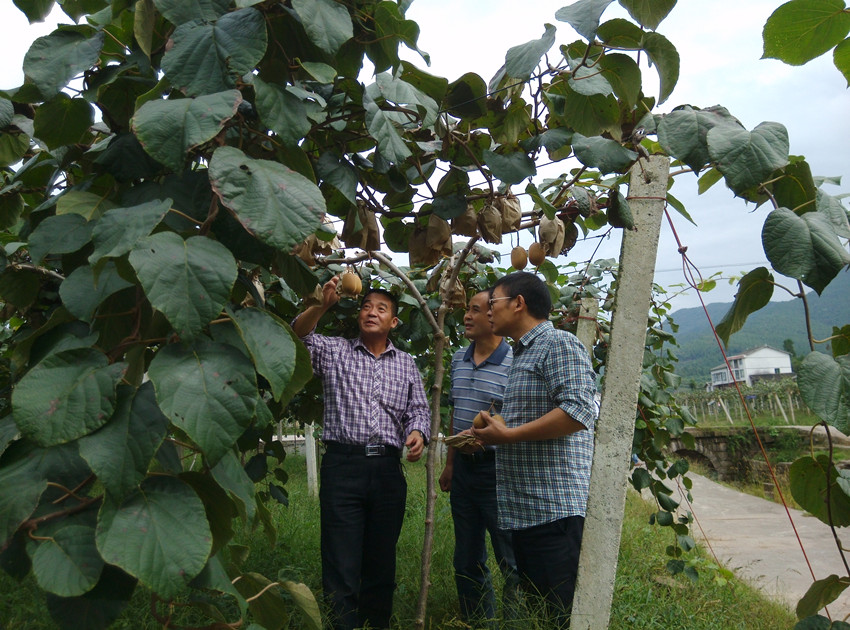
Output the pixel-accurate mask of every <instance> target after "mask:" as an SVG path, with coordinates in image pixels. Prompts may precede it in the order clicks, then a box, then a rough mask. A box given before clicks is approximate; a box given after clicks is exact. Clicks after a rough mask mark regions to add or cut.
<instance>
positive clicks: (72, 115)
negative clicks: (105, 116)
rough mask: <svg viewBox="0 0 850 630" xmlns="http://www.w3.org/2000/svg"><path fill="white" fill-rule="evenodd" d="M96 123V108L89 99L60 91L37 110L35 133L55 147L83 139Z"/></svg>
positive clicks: (34, 122)
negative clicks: (72, 96)
mask: <svg viewBox="0 0 850 630" xmlns="http://www.w3.org/2000/svg"><path fill="white" fill-rule="evenodd" d="M93 123H94V110H93V109H92V106H91V105H89V103H88V101H86V100H85V99H82V98H71V97H69V96H68V95H67V94H64V93H62V92H60V93H59V94H57V95H56V96H54V97H53V98H52V99H50V101H48V102H47V103H45V104H44V105H42V106H41V107H39V108H38V109H37V110H36V111H35V118H34V120H33V133H34V134H35V137H36V138H38V139H39V140H41V141H42V142H44V143H45V144H46V145H47V146H48V147H49V148H51V149H53V148H56V147H61V146H64V145H66V144H75V143H77V142H80V141H81V140H82V139H83V135H84V134H86V133H87V132H88V131H89V128H90V127H91V126H92V124H93Z"/></svg>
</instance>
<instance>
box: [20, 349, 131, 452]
mask: <svg viewBox="0 0 850 630" xmlns="http://www.w3.org/2000/svg"><path fill="white" fill-rule="evenodd" d="M126 369H127V365H126V364H124V363H113V364H111V365H110V364H109V362H108V361H107V358H106V356H105V355H104V354H102V353H101V352H98V351H97V350H95V349H93V348H78V349H74V350H65V351H63V352H58V353H56V354H52V355H50V356H48V357H47V358H46V359H44V360H43V361H42V362H41V363H39V364H38V365H36V366H35V367H34V368H32V369H31V370H30V371H29V372H28V373H27V374H26V375H24V377H23V378H22V379H21V380H20V381H19V382H18V385H17V387H15V389H14V391H13V392H12V408H13V410H14V414H15V423H16V424H17V425H18V427H19V428H20V429H21V433H23V434H24V435H27V436H30V437H31V438H32V439H33V440H35V441H36V442H37V443H38V444H40V445H42V446H52V445H54V444H61V443H63V442H70V441H71V440H75V439H77V438H79V437H82V436H83V435H86V434H88V433H91V432H92V431H94V430H96V429H98V428H99V427H101V426H103V425H104V424H105V423H106V421H107V420H109V417H110V416H111V415H112V412H113V411H114V409H115V388H116V387H117V385H118V381H119V379H121V377H122V376H123V375H124V371H125V370H126Z"/></svg>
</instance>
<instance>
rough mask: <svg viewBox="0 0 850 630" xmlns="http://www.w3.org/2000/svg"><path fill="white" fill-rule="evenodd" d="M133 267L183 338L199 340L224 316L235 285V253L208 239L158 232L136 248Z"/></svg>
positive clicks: (154, 301) (131, 256)
mask: <svg viewBox="0 0 850 630" xmlns="http://www.w3.org/2000/svg"><path fill="white" fill-rule="evenodd" d="M130 264H131V265H132V266H133V268H134V269H135V270H136V274H137V275H138V277H139V282H141V284H142V288H144V290H145V295H147V297H148V299H149V300H150V302H151V304H152V305H153V307H154V308H155V309H157V310H158V311H160V312H162V314H163V315H165V317H166V318H168V321H169V322H170V323H171V325H172V326H173V327H174V329H175V330H176V331H177V334H178V335H180V337H181V339H184V340H191V339H193V338H195V337H196V336H197V335H198V334H200V333H201V331H202V330H203V329H204V328H205V327H206V325H207V324H208V323H209V322H210V321H211V320H212V319H214V318H216V317H218V315H219V314H220V313H221V310H222V308H224V304H225V303H226V302H227V300H228V298H229V297H230V290H231V289H232V288H233V284H234V282H236V275H237V270H236V261H235V260H234V258H233V255H232V254H231V253H230V250H229V249H227V248H226V247H225V246H224V245H222V244H221V243H219V242H217V241H214V240H212V239H210V238H207V237H205V236H192V237H190V238H188V239H186V240H185V241H184V240H183V238H182V237H181V236H180V235H179V234H175V233H174V232H159V233H158V234H154V235H153V236H150V237H148V238H146V239H144V240H142V241H141V242H139V243H138V245H136V247H135V249H133V251H131V252H130Z"/></svg>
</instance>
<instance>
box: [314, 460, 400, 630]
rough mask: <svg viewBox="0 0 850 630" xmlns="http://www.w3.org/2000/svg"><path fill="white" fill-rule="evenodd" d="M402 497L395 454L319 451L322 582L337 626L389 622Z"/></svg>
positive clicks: (345, 627) (348, 628)
mask: <svg viewBox="0 0 850 630" xmlns="http://www.w3.org/2000/svg"><path fill="white" fill-rule="evenodd" d="M406 499H407V481H406V480H405V478H404V474H403V472H402V469H401V461H400V460H399V458H398V457H394V456H385V457H366V456H365V455H363V454H354V453H337V452H328V453H325V454H324V455H323V456H322V466H321V489H320V490H319V502H320V505H321V513H322V516H321V527H322V588H323V590H324V595H325V597H326V598H327V601H328V603H329V604H330V607H331V620H330V621H331V624H332V625H333V627H334V628H335V629H336V630H351V629H353V628H359V627H362V626H365V625H367V624H368V626H369V627H370V628H388V627H389V625H390V615H391V614H392V608H393V591H394V590H395V568H396V543H397V542H398V537H399V534H400V533H401V526H402V522H403V520H404V509H405V501H406Z"/></svg>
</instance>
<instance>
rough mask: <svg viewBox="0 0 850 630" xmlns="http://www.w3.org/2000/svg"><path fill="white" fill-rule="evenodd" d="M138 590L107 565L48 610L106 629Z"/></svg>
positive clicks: (62, 620) (63, 629) (56, 617)
mask: <svg viewBox="0 0 850 630" xmlns="http://www.w3.org/2000/svg"><path fill="white" fill-rule="evenodd" d="M66 6H67V5H66ZM135 588H136V579H135V578H133V577H131V576H129V575H127V574H126V573H124V571H122V570H121V569H119V568H118V567H114V566H111V565H108V564H107V565H106V566H104V567H103V571H102V572H101V574H100V580H98V582H97V584H96V585H95V587H94V588H93V589H91V590H90V591H88V592H87V593H85V594H84V595H81V596H80V597H59V596H58V595H54V594H52V593H47V609H48V611H49V612H50V616H51V617H52V618H53V621H54V622H55V623H56V624H57V626H58V627H59V629H60V630H80V623H81V622H80V620H82V619H85V624H86V626H85V627H86V628H90V629H98V630H100V629H105V628H108V627H109V626H110V625H111V624H112V622H114V621H115V620H116V619H117V618H118V616H119V615H120V614H121V611H122V610H124V608H125V607H126V605H127V604H128V603H129V601H130V596H131V595H132V594H133V590H134V589H135Z"/></svg>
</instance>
